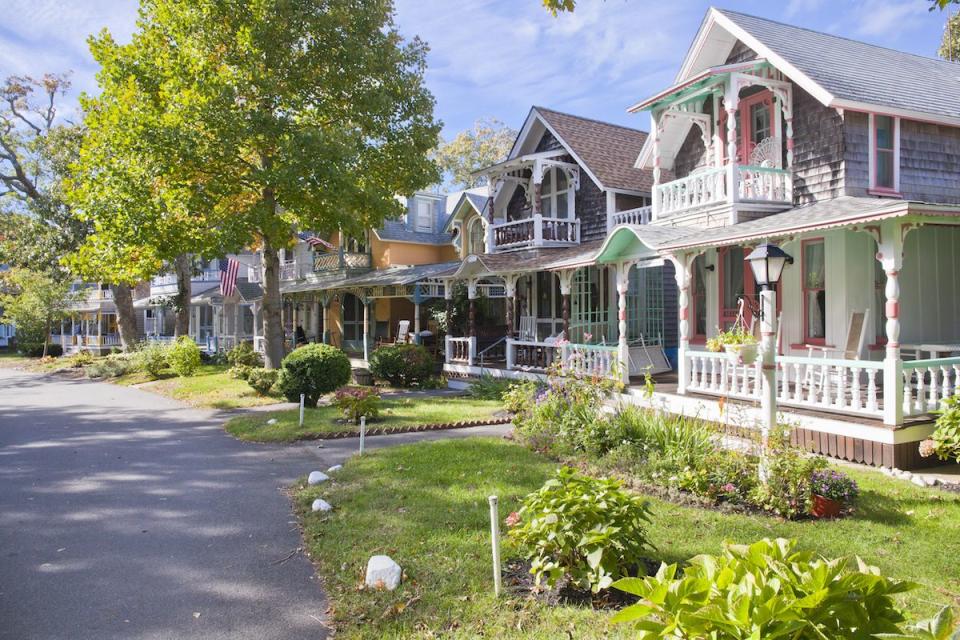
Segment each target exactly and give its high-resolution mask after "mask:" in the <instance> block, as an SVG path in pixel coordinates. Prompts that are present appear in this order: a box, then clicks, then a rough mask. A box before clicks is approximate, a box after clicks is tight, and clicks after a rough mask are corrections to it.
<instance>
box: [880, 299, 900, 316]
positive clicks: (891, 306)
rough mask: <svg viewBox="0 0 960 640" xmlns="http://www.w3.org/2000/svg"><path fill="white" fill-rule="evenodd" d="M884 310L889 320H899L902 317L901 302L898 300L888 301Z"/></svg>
mask: <svg viewBox="0 0 960 640" xmlns="http://www.w3.org/2000/svg"><path fill="white" fill-rule="evenodd" d="M884 309H885V311H886V313H887V318H888V319H891V318H899V317H900V302H899V301H897V300H887V304H886V305H885V306H884Z"/></svg>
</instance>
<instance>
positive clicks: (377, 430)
mask: <svg viewBox="0 0 960 640" xmlns="http://www.w3.org/2000/svg"><path fill="white" fill-rule="evenodd" d="M511 420H512V418H510V417H509V416H507V417H490V418H484V419H483V420H461V421H460V422H441V423H437V424H413V425H404V426H397V427H367V431H366V436H368V437H369V436H389V435H394V434H397V433H413V432H417V431H446V430H448V429H466V428H467V427H483V426H486V425H488V424H509V423H510V422H511ZM359 437H360V432H359V431H353V430H352V429H351V430H344V431H329V432H326V433H308V434H304V435H302V436H299V437H298V438H297V440H341V439H343V438H359Z"/></svg>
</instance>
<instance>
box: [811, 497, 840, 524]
mask: <svg viewBox="0 0 960 640" xmlns="http://www.w3.org/2000/svg"><path fill="white" fill-rule="evenodd" d="M842 509H843V503H842V502H840V501H838V500H831V499H830V498H826V497H824V496H821V495H817V494H813V505H812V506H811V507H810V515H812V516H813V517H814V518H837V517H839V516H840V511H841V510H842Z"/></svg>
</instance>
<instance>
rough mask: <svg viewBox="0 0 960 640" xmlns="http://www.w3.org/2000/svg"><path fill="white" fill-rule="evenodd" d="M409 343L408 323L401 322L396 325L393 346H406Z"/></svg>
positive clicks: (405, 321) (406, 321) (407, 321)
mask: <svg viewBox="0 0 960 640" xmlns="http://www.w3.org/2000/svg"><path fill="white" fill-rule="evenodd" d="M409 341H410V321H409V320H401V321H400V324H398V325H397V335H396V336H395V337H394V340H393V344H406V343H407V342H409Z"/></svg>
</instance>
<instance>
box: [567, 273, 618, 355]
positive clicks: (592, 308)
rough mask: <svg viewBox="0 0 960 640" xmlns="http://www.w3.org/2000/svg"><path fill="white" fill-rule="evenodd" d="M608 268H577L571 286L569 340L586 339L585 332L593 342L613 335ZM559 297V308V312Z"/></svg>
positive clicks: (578, 340)
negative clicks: (610, 324)
mask: <svg viewBox="0 0 960 640" xmlns="http://www.w3.org/2000/svg"><path fill="white" fill-rule="evenodd" d="M609 274H610V272H609V270H608V269H607V268H606V267H586V268H583V269H578V270H577V272H576V273H575V274H574V276H573V283H572V287H571V289H572V290H571V309H570V335H569V336H568V338H569V339H570V341H571V342H587V340H586V337H585V335H584V334H587V333H589V334H590V335H591V337H592V341H593V342H600V341H601V340H608V339H611V338H612V337H614V336H615V335H616V334H615V332H613V331H611V328H610V326H609V323H610V289H609V283H610V275H609ZM562 306H563V305H562V301H561V312H562Z"/></svg>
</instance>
